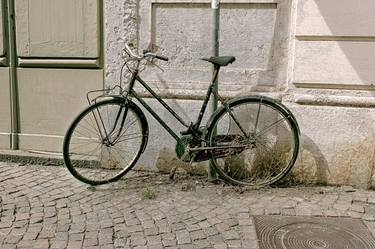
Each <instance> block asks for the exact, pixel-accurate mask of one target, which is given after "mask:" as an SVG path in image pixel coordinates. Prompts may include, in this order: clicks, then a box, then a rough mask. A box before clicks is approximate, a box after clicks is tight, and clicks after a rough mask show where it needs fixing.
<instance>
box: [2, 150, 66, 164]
mask: <svg viewBox="0 0 375 249" xmlns="http://www.w3.org/2000/svg"><path fill="white" fill-rule="evenodd" d="M0 162H12V163H19V164H38V165H46V166H48V165H50V166H64V165H65V164H64V159H63V157H62V154H61V153H48V152H41V151H22V150H0Z"/></svg>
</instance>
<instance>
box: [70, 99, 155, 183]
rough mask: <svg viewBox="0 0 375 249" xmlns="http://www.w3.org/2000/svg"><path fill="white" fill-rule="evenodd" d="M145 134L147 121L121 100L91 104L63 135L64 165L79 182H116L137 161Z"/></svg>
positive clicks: (130, 105)
mask: <svg viewBox="0 0 375 249" xmlns="http://www.w3.org/2000/svg"><path fill="white" fill-rule="evenodd" d="M147 131H148V126H147V121H146V119H145V117H144V115H143V113H142V111H141V110H140V109H139V108H138V107H137V106H135V105H134V104H132V103H128V104H125V102H124V100H122V99H121V100H118V99H110V100H105V101H101V102H98V103H95V104H94V105H91V106H89V107H87V108H86V109H85V110H83V111H82V112H81V113H80V114H79V115H78V117H77V118H76V119H75V120H74V121H73V123H72V124H71V126H70V127H69V129H68V131H67V133H66V135H65V138H64V146H63V154H64V161H65V164H66V166H67V168H68V170H69V171H70V172H71V173H72V175H73V176H74V177H76V178H77V179H79V180H80V181H82V182H85V183H89V184H92V185H97V184H104V183H108V182H113V181H116V180H118V179H119V178H120V177H122V176H123V175H125V174H126V173H127V172H128V171H129V170H130V169H131V168H132V167H133V166H134V164H135V163H136V161H137V160H138V158H139V156H140V154H141V153H142V150H143V148H144V146H145V143H146V141H147Z"/></svg>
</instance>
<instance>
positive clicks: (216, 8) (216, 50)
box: [208, 0, 220, 181]
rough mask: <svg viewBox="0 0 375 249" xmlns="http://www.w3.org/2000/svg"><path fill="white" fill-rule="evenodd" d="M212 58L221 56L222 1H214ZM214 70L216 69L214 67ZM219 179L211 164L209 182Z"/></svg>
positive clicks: (212, 102) (215, 106)
mask: <svg viewBox="0 0 375 249" xmlns="http://www.w3.org/2000/svg"><path fill="white" fill-rule="evenodd" d="M211 9H212V56H219V30H220V0H212V3H211ZM212 68H213V70H214V67H212ZM218 78H219V77H217V78H216V81H215V83H214V89H213V91H214V92H215V93H217V91H218ZM216 109H217V98H216V95H212V100H211V110H212V113H214V112H215V111H216ZM216 179H217V174H216V171H215V168H214V167H213V165H212V163H211V162H210V164H209V167H208V180H209V181H215V180H216Z"/></svg>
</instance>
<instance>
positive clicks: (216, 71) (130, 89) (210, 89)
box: [125, 66, 220, 141]
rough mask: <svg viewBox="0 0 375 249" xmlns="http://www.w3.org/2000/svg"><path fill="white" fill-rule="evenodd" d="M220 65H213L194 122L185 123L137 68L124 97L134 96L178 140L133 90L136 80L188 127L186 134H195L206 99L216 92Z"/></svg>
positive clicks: (204, 108)
mask: <svg viewBox="0 0 375 249" xmlns="http://www.w3.org/2000/svg"><path fill="white" fill-rule="evenodd" d="M219 70H220V67H219V66H215V69H214V73H213V77H212V81H211V83H210V85H209V87H208V90H207V93H206V96H205V98H204V100H203V103H202V106H201V110H200V112H199V115H198V118H197V121H196V122H195V123H190V124H187V123H186V122H185V121H184V120H183V119H182V118H181V117H180V116H179V115H178V114H177V113H176V112H175V111H174V110H173V109H172V108H171V107H170V106H169V105H168V104H167V103H166V102H165V101H164V100H163V99H162V98H161V97H160V96H159V95H158V94H157V93H156V92H155V91H154V90H152V88H151V87H150V86H149V85H148V84H147V83H146V82H145V81H144V80H142V79H141V77H140V76H139V75H138V73H139V72H138V70H135V71H134V72H133V74H132V77H131V79H130V82H129V87H128V89H127V94H126V95H125V99H127V98H128V97H129V96H130V97H134V98H136V99H137V100H138V101H139V103H141V105H142V106H143V107H144V108H145V109H146V110H147V111H148V112H149V113H150V114H151V115H152V116H153V117H154V118H155V119H156V120H157V121H158V122H159V123H160V125H161V126H163V128H164V129H165V130H166V131H167V132H168V133H169V134H171V136H172V137H173V138H174V139H175V140H176V141H179V139H180V136H178V135H177V134H176V133H175V132H174V131H173V130H172V128H171V127H170V126H169V125H168V124H167V123H165V122H164V120H163V119H162V118H161V117H160V116H159V115H158V114H157V113H156V112H155V111H154V110H152V108H151V107H150V106H149V105H148V104H147V103H146V102H145V101H144V100H143V99H142V97H141V96H139V95H138V94H137V93H136V92H135V91H134V89H133V88H134V85H135V82H136V81H138V82H139V83H140V84H141V85H142V86H143V87H144V88H145V89H146V90H147V91H148V92H149V93H150V94H151V95H152V96H153V97H154V98H155V99H156V100H157V101H158V102H159V103H160V104H161V105H162V106H163V107H164V108H165V109H166V110H167V111H168V112H169V113H170V114H172V116H173V117H174V118H175V119H176V120H177V121H179V122H180V123H181V124H182V125H183V126H185V127H186V128H188V130H187V131H186V133H187V134H196V132H197V131H198V128H199V126H200V124H201V122H202V118H203V115H204V113H205V111H206V109H207V104H208V101H209V99H210V97H211V94H212V93H213V94H214V95H215V96H216V97H218V96H217V93H216V92H215V91H214V82H215V81H216V79H217V77H218V74H219Z"/></svg>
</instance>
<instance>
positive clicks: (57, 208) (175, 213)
mask: <svg viewBox="0 0 375 249" xmlns="http://www.w3.org/2000/svg"><path fill="white" fill-rule="evenodd" d="M176 177H177V179H176V181H174V182H171V181H169V179H168V176H166V175H159V174H155V173H144V172H143V173H142V172H138V173H131V174H129V175H128V176H126V178H124V179H123V180H121V181H119V182H118V183H114V184H109V185H106V186H100V187H90V186H89V185H86V184H83V183H80V182H79V181H78V180H76V179H75V178H73V177H72V176H71V175H70V174H69V173H68V171H67V170H66V169H65V168H64V167H61V166H48V167H46V166H35V165H25V166H19V165H18V164H12V163H4V162H0V207H1V208H0V248H2V249H8V248H93V249H94V248H251V249H258V248H259V246H258V242H257V235H256V231H255V226H254V220H253V217H254V216H255V215H263V214H265V215H285V216H326V217H337V216H344V217H353V218H359V219H362V220H363V221H364V223H365V224H366V226H367V227H368V228H369V230H370V231H371V233H372V234H373V235H374V234H375V222H374V221H375V192H372V191H366V190H354V189H352V188H350V187H300V186H297V187H293V188H275V189H270V188H269V189H260V190H246V189H241V188H238V187H231V186H227V185H222V184H219V185H212V184H209V183H208V182H207V181H206V178H197V177H193V178H188V177H187V176H183V175H178V176H176ZM153 194H155V197H154V198H151V197H152V195H153Z"/></svg>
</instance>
